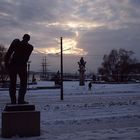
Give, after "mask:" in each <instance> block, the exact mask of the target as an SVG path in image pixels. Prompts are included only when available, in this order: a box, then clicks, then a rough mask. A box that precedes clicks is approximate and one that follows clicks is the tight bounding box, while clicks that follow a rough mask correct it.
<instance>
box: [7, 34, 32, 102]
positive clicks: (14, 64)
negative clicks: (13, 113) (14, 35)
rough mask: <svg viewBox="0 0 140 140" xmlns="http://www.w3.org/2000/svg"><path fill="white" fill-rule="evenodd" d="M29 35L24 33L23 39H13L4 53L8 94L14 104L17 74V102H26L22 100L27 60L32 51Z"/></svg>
mask: <svg viewBox="0 0 140 140" xmlns="http://www.w3.org/2000/svg"><path fill="white" fill-rule="evenodd" d="M29 40H30V36H29V35H28V34H25V35H24V36H23V40H22V41H20V40H19V39H14V40H13V42H12V43H11V45H10V47H9V49H8V51H7V53H6V55H5V66H6V68H7V70H8V72H9V76H10V87H9V95H10V99H11V104H16V103H17V99H16V81H17V75H19V78H20V87H19V92H18V104H26V103H28V102H26V101H25V100H24V97H25V94H26V90H27V62H28V60H29V57H30V55H31V53H32V51H33V46H32V45H30V44H29V43H28V41H29Z"/></svg>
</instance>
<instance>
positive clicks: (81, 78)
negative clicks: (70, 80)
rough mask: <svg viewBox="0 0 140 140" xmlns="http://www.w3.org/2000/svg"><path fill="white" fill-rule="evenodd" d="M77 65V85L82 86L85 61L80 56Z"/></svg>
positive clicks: (83, 83)
mask: <svg viewBox="0 0 140 140" xmlns="http://www.w3.org/2000/svg"><path fill="white" fill-rule="evenodd" d="M78 65H79V70H78V71H79V75H80V76H79V80H80V83H79V85H80V86H83V85H85V71H86V69H85V65H86V61H84V59H83V57H81V59H80V61H79V62H78Z"/></svg>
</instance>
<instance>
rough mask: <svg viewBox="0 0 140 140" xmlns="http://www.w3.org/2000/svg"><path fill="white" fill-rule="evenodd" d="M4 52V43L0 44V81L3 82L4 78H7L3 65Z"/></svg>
mask: <svg viewBox="0 0 140 140" xmlns="http://www.w3.org/2000/svg"><path fill="white" fill-rule="evenodd" d="M5 53H6V48H5V47H4V45H2V44H0V82H4V81H5V80H7V77H8V74H7V71H6V69H5V65H4V56H5Z"/></svg>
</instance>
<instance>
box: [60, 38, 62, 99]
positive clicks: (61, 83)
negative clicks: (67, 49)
mask: <svg viewBox="0 0 140 140" xmlns="http://www.w3.org/2000/svg"><path fill="white" fill-rule="evenodd" d="M60 42H61V97H60V98H61V100H63V42H62V37H61V38H60Z"/></svg>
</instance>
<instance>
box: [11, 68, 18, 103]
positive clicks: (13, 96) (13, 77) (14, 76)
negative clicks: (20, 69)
mask: <svg viewBox="0 0 140 140" xmlns="http://www.w3.org/2000/svg"><path fill="white" fill-rule="evenodd" d="M9 76H10V87H9V95H10V99H11V104H16V81H17V72H16V69H10V70H9Z"/></svg>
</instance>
